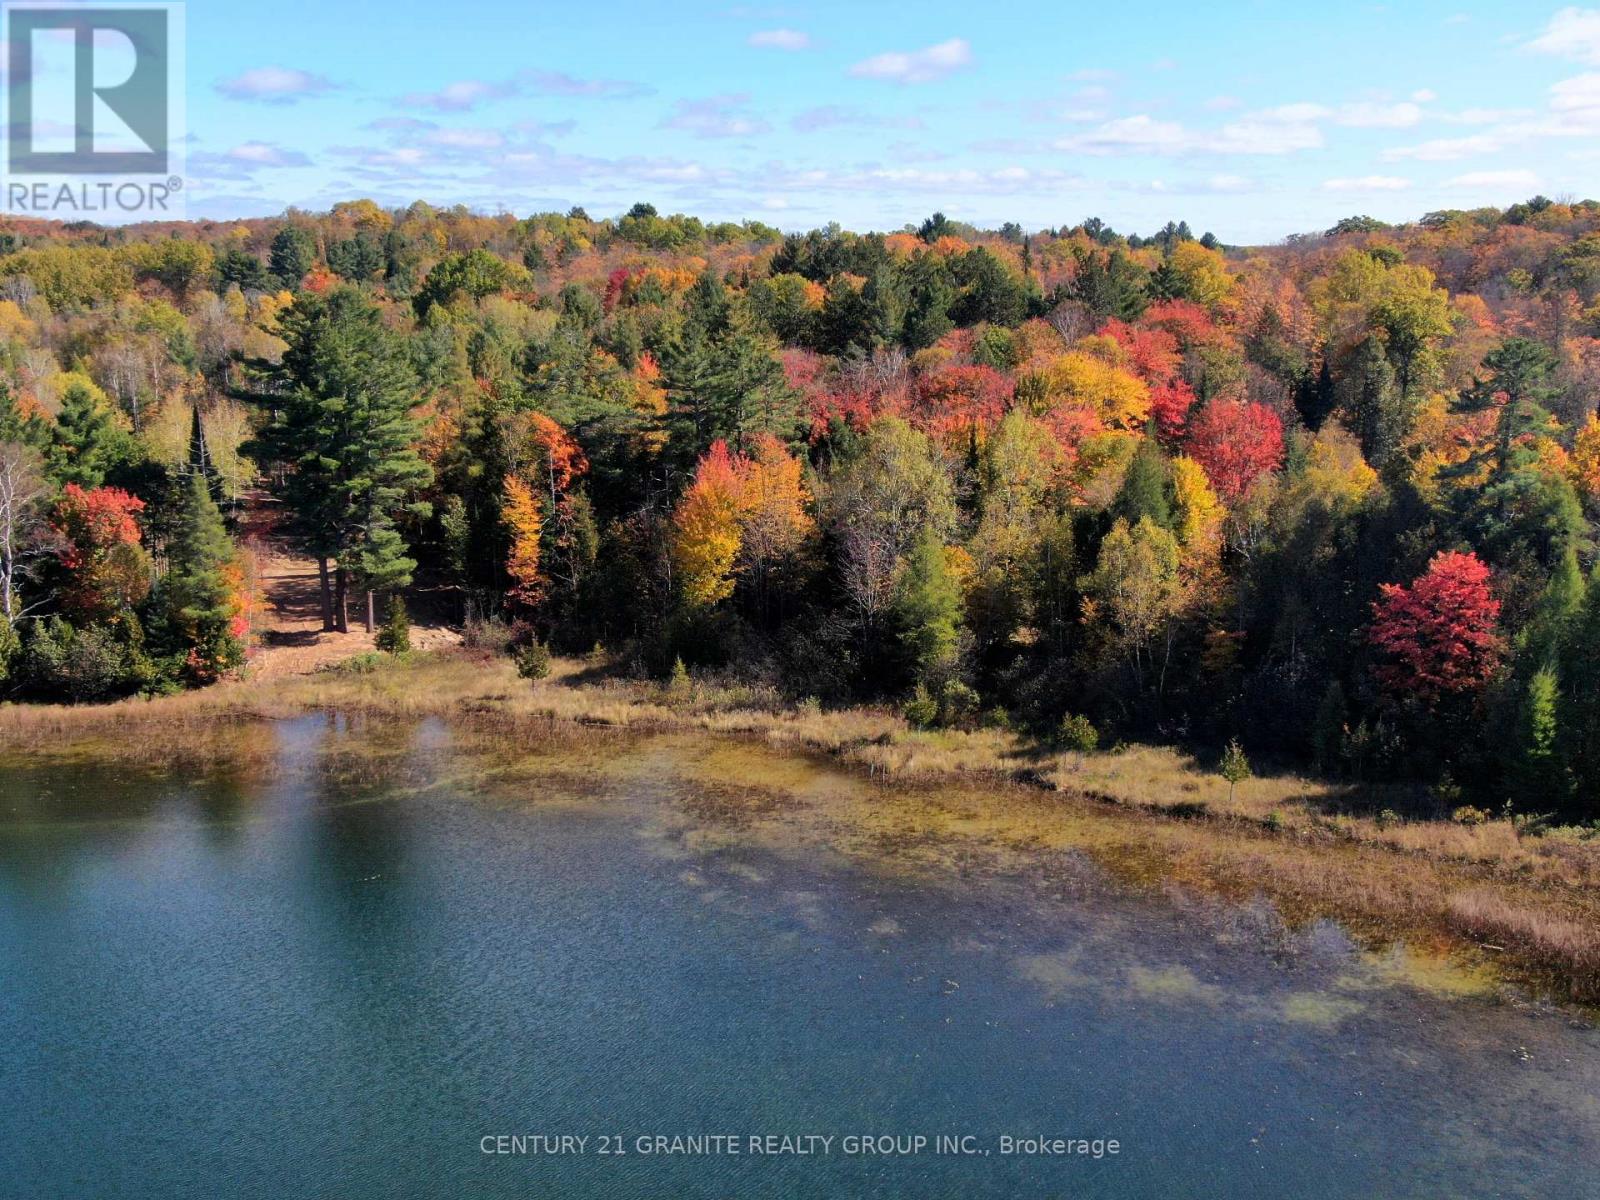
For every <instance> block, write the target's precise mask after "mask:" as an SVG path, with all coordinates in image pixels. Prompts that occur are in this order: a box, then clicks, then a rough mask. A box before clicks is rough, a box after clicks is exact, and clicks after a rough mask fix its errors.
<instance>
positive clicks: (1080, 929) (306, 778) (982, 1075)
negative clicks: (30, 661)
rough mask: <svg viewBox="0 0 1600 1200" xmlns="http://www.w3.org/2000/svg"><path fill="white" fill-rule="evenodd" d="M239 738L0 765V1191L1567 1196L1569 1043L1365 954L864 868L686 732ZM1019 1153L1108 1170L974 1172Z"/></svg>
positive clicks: (1062, 889) (913, 856)
mask: <svg viewBox="0 0 1600 1200" xmlns="http://www.w3.org/2000/svg"><path fill="white" fill-rule="evenodd" d="M254 736H258V737H266V738H271V739H273V740H274V755H275V758H276V760H277V769H275V770H273V771H271V772H260V771H255V770H249V769H240V770H238V771H235V772H231V773H229V772H221V773H218V774H217V775H216V776H215V777H212V778H208V779H204V780H190V779H185V778H182V777H179V776H178V775H177V774H176V773H174V774H171V775H165V776H163V775H155V774H148V773H146V774H135V775H130V774H129V773H128V772H127V771H126V770H121V769H114V768H108V767H102V766H95V765H92V764H90V763H77V764H73V765H54V766H50V767H42V766H34V767H29V766H27V765H18V764H13V765H12V766H11V767H10V768H9V769H7V770H5V771H3V772H0V1048H3V1049H0V1096H3V1097H4V1098H5V1102H6V1103H5V1109H6V1111H5V1119H4V1121H3V1122H0V1196H6V1197H12V1196H15V1197H26V1198H28V1200H42V1198H46V1197H64V1198H65V1197H70V1198H72V1200H79V1198H83V1197H126V1198H130V1200H137V1198H142V1197H159V1198H161V1200H183V1198H187V1197H197V1198H198V1197H205V1198H206V1200H230V1198H233V1197H257V1196H260V1197H283V1196H338V1197H343V1198H352V1200H360V1198H365V1197H392V1196H419V1197H422V1196H426V1197H432V1196H440V1197H446V1196H448V1197H457V1196H471V1197H475V1198H476V1197H533V1196H560V1197H588V1196H594V1197H624V1196H646V1195H662V1196H666V1195H670V1196H686V1197H699V1196H704V1197H728V1196H758V1195H759V1196H776V1195H783V1196H800V1197H805V1196H836V1195H850V1196H869V1195H870V1196H915V1197H944V1196H949V1197H976V1196H996V1197H1033V1196H1039V1197H1044V1196H1072V1197H1163V1198H1164V1197H1176V1196H1227V1197H1232V1198H1242V1197H1273V1198H1277V1197H1286V1196H1293V1197H1297V1198H1307V1200H1312V1198H1322V1197H1330V1198H1331V1197H1372V1196H1386V1197H1412V1196H1415V1197H1429V1198H1435V1197H1447V1196H1463V1197H1469V1196H1470V1197H1480V1196H1481V1197H1488V1196H1527V1197H1549V1196H1557V1195H1560V1196H1579V1195H1589V1194H1600V1034H1597V1032H1596V1031H1595V1030H1594V1029H1593V1028H1591V1027H1589V1026H1588V1025H1586V1024H1585V1023H1584V1021H1582V1020H1581V1019H1580V1018H1578V1017H1577V1016H1576V1015H1574V1014H1571V1013H1564V1012H1561V1011H1558V1010H1554V1009H1550V1008H1547V1007H1544V1006H1540V1005H1536V1004H1529V1003H1525V1002H1519V1001H1516V1000H1514V999H1508V998H1507V997H1505V996H1500V995H1496V994H1495V993H1494V992H1493V990H1492V989H1485V988H1483V987H1480V986H1477V985H1476V983H1475V981H1474V980H1473V979H1472V978H1471V977H1470V976H1464V975H1462V974H1461V973H1459V972H1454V971H1452V970H1450V969H1449V968H1448V967H1447V966H1445V965H1443V964H1440V963H1437V962H1433V961H1432V960H1428V959H1426V958H1425V957H1420V956H1418V955H1415V954H1409V953H1407V952H1406V951H1405V950H1404V949H1394V950H1391V951H1388V952H1385V953H1382V954H1376V955H1374V954H1371V953H1367V952H1363V951H1361V950H1359V949H1357V948H1355V947H1353V946H1352V945H1351V943H1350V941H1349V940H1348V939H1347V938H1346V937H1345V936H1344V935H1343V934H1342V932H1341V931H1340V930H1339V929H1338V928H1337V927H1335V926H1332V925H1328V924H1323V925H1317V926H1313V927H1311V928H1306V929H1299V930H1291V929H1288V928H1286V927H1285V926H1284V925H1283V924H1282V922H1281V921H1279V920H1278V919H1277V917H1276V915H1275V914H1274V913H1273V911H1272V910H1271V909H1270V908H1269V907H1267V906H1265V905H1263V904H1253V905H1245V906H1234V905H1225V904H1222V903H1220V902H1217V901H1215V900H1206V899H1202V898H1199V897H1196V896H1194V895H1191V894H1185V893H1182V892H1178V891H1175V890H1172V889H1167V890H1165V891H1162V890H1160V889H1156V890H1149V889H1146V890H1144V891H1140V892H1133V891H1129V890H1127V889H1126V888H1125V887H1123V886H1121V885H1119V884H1118V883H1116V882H1115V881H1114V880H1112V879H1110V878H1109V877H1107V876H1106V875H1104V874H1103V873H1102V872H1101V871H1100V870H1099V869H1098V868H1097V867H1096V866H1095V865H1094V864H1093V861H1092V859H1091V858H1090V857H1088V856H1086V855H1083V854H1078V853H1072V852H1069V853H1065V854H1053V855H1051V856H1049V857H1048V858H1046V859H1041V860H1040V861H1037V862H1033V863H1028V864H1021V863H1018V862H1015V861H1008V862H998V863H997V862H988V863H984V862H978V861H976V860H970V859H963V858H961V857H960V856H948V855H947V856H942V857H941V856H938V855H928V854H925V853H917V852H906V853H898V852H894V851H889V850H885V851H883V852H882V853H881V854H878V855H866V854H862V853H861V852H860V846H859V845H853V844H852V843H851V842H850V841H849V839H847V838H844V837H842V836H841V837H837V838H834V837H831V836H825V834H826V828H827V826H828V821H827V820H826V819H824V818H815V819H814V820H813V821H812V824H811V825H810V826H809V827H808V826H807V825H806V823H805V818H804V814H806V813H816V812H819V811H821V812H826V811H827V805H828V803H829V802H831V801H833V800H836V799H837V798H838V797H841V796H850V797H854V798H855V799H856V800H858V801H859V800H860V799H861V796H860V793H861V792H862V791H863V789H865V788H866V785H864V784H863V783H862V781H860V780H859V779H857V778H855V777H852V776H849V775H845V774H840V773H837V772H834V771H832V770H830V769H829V768H827V767H826V766H823V765H819V764H817V763H815V762H812V761H810V760H808V759H804V758H785V757H782V756H779V755H776V754H773V753H770V752H765V751H755V750H748V749H742V748H737V747H734V748H730V744H729V743H721V742H711V741H704V740H695V739H688V738H682V737H678V738H660V739H597V740H594V741H590V742H580V743H572V744H552V745H550V746H548V747H542V748H534V751H533V754H532V756H531V757H530V758H528V759H527V760H526V761H523V762H520V763H517V764H516V766H517V767H518V770H517V771H516V772H515V773H513V774H509V775H505V774H500V775H495V774H493V773H489V772H486V770H485V765H484V764H482V763H481V762H478V761H475V760H472V759H468V758H465V757H463V756H462V755H461V754H459V753H457V751H456V750H454V749H453V748H452V746H451V743H450V738H449V735H448V734H447V733H446V731H445V730H444V729H443V728H442V727H440V726H438V725H435V724H423V725H420V726H416V727H408V728H403V729H393V728H381V729H380V728H373V727H368V726H358V727H356V728H354V729H350V728H347V727H346V726H345V725H344V724H343V723H342V722H339V721H334V720H331V719H328V718H323V717H313V718H305V719H302V720H298V721H290V722H282V723H278V724H276V725H272V726H268V727H264V728H263V729H262V730H260V731H257V732H256V733H255V734H254ZM373 747H378V748H380V749H381V750H382V751H383V753H382V754H381V755H376V756H373V755H369V754H368V753H367V751H368V750H370V749H371V748H373ZM352 750H358V751H360V753H357V754H355V755H354V756H352V755H351V754H350V753H349V752H350V751H352ZM494 765H496V766H504V765H506V764H504V763H499V764H494ZM712 776H717V777H720V778H722V779H723V780H725V781H726V780H728V778H729V777H733V778H732V782H734V783H736V784H741V783H750V784H751V785H752V786H751V787H750V788H749V789H744V788H742V787H738V786H735V787H728V786H723V787H721V788H720V789H719V788H717V787H715V786H713V784H714V780H712ZM708 781H709V782H708ZM866 800H867V801H868V802H870V794H868V795H867V796H866ZM796 813H797V814H801V815H800V816H793V815H792V814H796ZM819 830H822V831H823V833H822V834H819V832H818V831H819ZM502 1134H505V1135H512V1134H542V1135H553V1136H559V1135H574V1136H580V1137H587V1138H588V1139H589V1140H588V1142H587V1143H586V1144H585V1146H584V1150H583V1152H582V1153H575V1154H564V1155H543V1154H532V1153H528V1154H515V1153H513V1154H485V1153H484V1152H483V1148H482V1147H483V1145H484V1142H483V1139H484V1138H485V1137H493V1136H495V1135H502ZM707 1134H718V1135H733V1136H734V1138H735V1139H736V1140H735V1141H734V1142H733V1144H734V1145H735V1146H737V1147H738V1149H739V1150H740V1153H738V1154H737V1155H735V1154H731V1153H727V1152H723V1153H700V1154H690V1153H684V1154H657V1153H642V1152H640V1147H639V1141H638V1139H639V1138H641V1137H644V1138H646V1139H650V1138H654V1137H656V1136H657V1135H659V1136H661V1137H664V1138H672V1137H674V1136H685V1137H686V1136H688V1135H707ZM752 1135H758V1136H759V1135H789V1136H790V1137H791V1138H794V1139H803V1138H806V1137H808V1136H815V1137H818V1138H828V1137H831V1138H832V1139H833V1141H832V1142H831V1143H830V1144H829V1146H828V1152H827V1153H816V1154H812V1155H805V1156H802V1155H794V1154H778V1155H756V1154H752V1153H751V1152H750V1149H751V1148H750V1143H749V1138H750V1137H751V1136H752ZM861 1135H899V1136H900V1137H901V1138H902V1139H904V1138H911V1137H915V1136H918V1135H921V1136H923V1137H926V1138H927V1139H928V1143H927V1144H926V1146H924V1147H921V1148H917V1147H916V1146H915V1144H914V1143H910V1144H909V1147H908V1143H907V1142H905V1141H904V1140H902V1141H900V1142H899V1143H898V1145H897V1146H896V1145H889V1144H886V1145H885V1147H884V1148H886V1149H891V1150H893V1149H897V1148H898V1149H901V1150H904V1149H907V1148H910V1149H912V1150H913V1151H914V1152H911V1153H898V1154H897V1153H890V1154H863V1153H859V1152H856V1153H849V1152H847V1149H848V1147H847V1145H846V1143H845V1141H844V1139H845V1138H847V1137H850V1136H857V1137H859V1136H861ZM938 1135H946V1136H949V1137H954V1138H967V1139H970V1140H968V1141H966V1142H962V1143H957V1145H958V1146H961V1147H964V1148H965V1149H967V1150H969V1151H972V1153H965V1154H961V1153H936V1152H935V1151H936V1143H935V1141H934V1139H935V1138H936V1137H937V1136H938ZM1040 1135H1043V1136H1047V1137H1052V1138H1054V1137H1062V1138H1086V1139H1115V1140H1116V1141H1117V1142H1118V1143H1119V1153H1117V1154H1115V1155H1110V1154H1107V1155H1105V1156H1104V1157H1101V1158H1100V1159H1098V1160H1095V1159H1093V1158H1090V1157H1086V1156H1084V1155H1081V1154H1079V1155H1071V1156H1065V1155H1054V1156H1039V1155H1031V1154H1011V1155H1003V1154H1001V1153H1000V1149H1001V1145H1002V1143H1001V1141H1000V1139H1001V1138H1002V1137H1007V1136H1009V1137H1016V1138H1024V1137H1038V1136H1040ZM601 1137H617V1138H619V1139H620V1144H621V1145H622V1147H623V1148H624V1149H625V1150H626V1151H627V1153H624V1154H621V1155H615V1154H607V1155H602V1154H600V1153H599V1152H598V1151H599V1149H600V1148H601V1147H600V1143H599V1140H598V1139H600V1138H601ZM490 1144H491V1145H492V1144H493V1143H490ZM650 1145H652V1143H651V1142H648V1141H647V1142H646V1147H647V1148H648V1147H649V1146H650ZM814 1145H816V1146H817V1147H818V1148H820V1146H821V1143H820V1142H818V1143H814ZM668 1148H669V1149H670V1143H669V1144H668ZM778 1148H779V1149H782V1148H783V1147H782V1144H781V1143H780V1144H779V1146H778Z"/></svg>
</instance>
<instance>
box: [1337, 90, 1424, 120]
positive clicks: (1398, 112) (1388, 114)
mask: <svg viewBox="0 0 1600 1200" xmlns="http://www.w3.org/2000/svg"><path fill="white" fill-rule="evenodd" d="M1421 94H1422V95H1427V96H1430V97H1431V96H1432V95H1433V93H1432V92H1425V93H1421ZM1333 119H1334V121H1335V123H1337V124H1339V125H1350V126H1354V127H1355V128H1358V129H1406V128H1409V127H1410V126H1412V125H1415V124H1417V123H1418V122H1419V121H1421V120H1422V108H1421V106H1420V105H1418V104H1415V103H1412V102H1410V101H1406V102H1404V103H1401V104H1374V103H1370V102H1362V103H1359V104H1346V105H1345V106H1344V107H1342V108H1341V109H1339V111H1338V112H1337V113H1336V114H1335V115H1334V118H1333Z"/></svg>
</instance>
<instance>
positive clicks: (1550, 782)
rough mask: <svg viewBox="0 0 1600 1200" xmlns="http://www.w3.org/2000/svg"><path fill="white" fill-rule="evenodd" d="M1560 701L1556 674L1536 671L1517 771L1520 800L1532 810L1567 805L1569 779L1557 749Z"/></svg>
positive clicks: (1524, 708) (1526, 702)
mask: <svg viewBox="0 0 1600 1200" xmlns="http://www.w3.org/2000/svg"><path fill="white" fill-rule="evenodd" d="M1558 698H1559V689H1558V688H1557V684H1556V673H1555V672H1554V671H1552V670H1551V669H1550V668H1548V667H1542V668H1540V669H1539V670H1538V671H1535V672H1534V674H1533V678H1532V679H1530V680H1529V681H1528V691H1527V694H1526V696H1525V697H1524V698H1523V702H1522V712H1521V719H1520V721H1519V722H1518V724H1519V725H1520V729H1519V731H1518V732H1519V735H1520V736H1519V739H1518V740H1519V742H1520V745H1519V746H1518V753H1519V759H1518V762H1517V764H1516V771H1515V777H1516V785H1517V792H1518V798H1519V799H1520V801H1521V803H1522V807H1523V808H1525V809H1528V810H1537V809H1540V808H1544V807H1563V806H1565V804H1566V800H1567V794H1566V793H1567V786H1566V775H1565V770H1564V768H1563V764H1562V762H1561V757H1560V755H1559V753H1558V751H1557V745H1556V738H1557V733H1558V720H1557V704H1558Z"/></svg>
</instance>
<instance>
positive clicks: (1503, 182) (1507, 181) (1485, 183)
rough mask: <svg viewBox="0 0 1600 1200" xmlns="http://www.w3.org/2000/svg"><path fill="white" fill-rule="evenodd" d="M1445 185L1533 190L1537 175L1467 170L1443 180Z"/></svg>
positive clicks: (1520, 172) (1478, 188) (1477, 188)
mask: <svg viewBox="0 0 1600 1200" xmlns="http://www.w3.org/2000/svg"><path fill="white" fill-rule="evenodd" d="M1445 186H1446V187H1453V188H1466V189H1475V190H1479V191H1482V190H1487V189H1495V190H1507V191H1522V192H1529V191H1533V190H1534V189H1535V188H1537V187H1538V186H1539V177H1538V176H1537V175H1535V174H1534V173H1533V172H1532V171H1468V172H1467V173H1466V174H1465V175H1457V176H1456V177H1455V178H1454V179H1447V180H1445Z"/></svg>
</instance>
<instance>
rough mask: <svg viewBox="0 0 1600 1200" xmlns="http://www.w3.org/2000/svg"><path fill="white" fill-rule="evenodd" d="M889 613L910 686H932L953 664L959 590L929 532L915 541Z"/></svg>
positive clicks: (939, 543) (957, 635) (935, 538)
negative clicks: (912, 682) (895, 624)
mask: <svg viewBox="0 0 1600 1200" xmlns="http://www.w3.org/2000/svg"><path fill="white" fill-rule="evenodd" d="M894 613H895V617H896V619H897V621H898V624H899V629H900V644H901V646H902V648H903V649H904V651H905V654H906V658H907V660H908V664H909V666H910V668H911V674H912V677H913V679H915V681H916V682H918V683H922V684H927V683H932V682H937V681H939V680H940V679H941V677H943V676H945V675H947V674H948V673H949V672H950V671H951V669H952V668H953V667H954V665H955V659H956V651H957V647H958V646H959V644H960V625H961V589H960V587H959V586H958V585H957V583H956V579H955V576H954V575H952V574H951V572H950V565H949V563H948V562H947V561H946V559H945V552H944V543H943V542H942V541H941V540H940V539H939V536H938V535H937V534H936V533H935V532H934V531H933V530H932V529H927V530H924V531H923V534H922V536H921V537H920V538H918V539H917V543H916V545H915V547H913V549H912V551H911V554H910V557H909V558H908V559H907V561H906V565H905V569H904V571H903V572H902V573H901V576H900V581H899V584H898V586H897V587H896V594H895V602H894Z"/></svg>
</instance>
